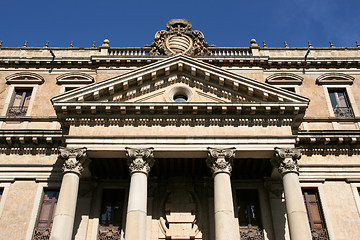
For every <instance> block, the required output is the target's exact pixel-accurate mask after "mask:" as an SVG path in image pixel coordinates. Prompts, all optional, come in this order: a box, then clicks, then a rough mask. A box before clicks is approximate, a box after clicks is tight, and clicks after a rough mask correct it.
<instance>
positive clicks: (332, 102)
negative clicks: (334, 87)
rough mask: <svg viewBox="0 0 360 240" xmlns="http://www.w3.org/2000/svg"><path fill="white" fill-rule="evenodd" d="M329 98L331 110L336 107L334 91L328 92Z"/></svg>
mask: <svg viewBox="0 0 360 240" xmlns="http://www.w3.org/2000/svg"><path fill="white" fill-rule="evenodd" d="M329 96H330V101H331V105H332V107H333V108H336V107H337V105H338V104H337V101H336V95H335V92H334V91H330V90H329Z"/></svg>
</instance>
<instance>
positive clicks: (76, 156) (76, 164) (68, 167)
mask: <svg viewBox="0 0 360 240" xmlns="http://www.w3.org/2000/svg"><path fill="white" fill-rule="evenodd" d="M59 151H60V156H61V158H63V159H64V160H65V162H64V164H63V167H62V169H63V171H64V173H67V172H74V173H77V174H79V175H80V174H81V172H82V171H83V170H84V167H83V165H84V161H85V157H86V148H85V147H84V148H65V147H59Z"/></svg>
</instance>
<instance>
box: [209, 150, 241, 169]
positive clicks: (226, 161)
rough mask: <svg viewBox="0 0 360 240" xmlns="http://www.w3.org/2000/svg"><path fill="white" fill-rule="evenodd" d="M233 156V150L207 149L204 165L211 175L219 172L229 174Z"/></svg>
mask: <svg viewBox="0 0 360 240" xmlns="http://www.w3.org/2000/svg"><path fill="white" fill-rule="evenodd" d="M234 156H235V148H210V147H209V148H208V158H207V159H206V163H207V165H208V167H209V168H211V172H212V173H213V175H215V174H217V173H219V172H225V173H228V174H230V173H231V171H232V162H233V158H234Z"/></svg>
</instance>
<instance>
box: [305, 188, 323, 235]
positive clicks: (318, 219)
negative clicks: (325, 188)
mask: <svg viewBox="0 0 360 240" xmlns="http://www.w3.org/2000/svg"><path fill="white" fill-rule="evenodd" d="M303 194H304V201H305V206H306V210H307V213H308V217H309V221H310V226H311V228H317V229H322V228H325V223H324V217H323V214H322V209H321V204H320V199H319V195H318V192H317V190H316V189H303Z"/></svg>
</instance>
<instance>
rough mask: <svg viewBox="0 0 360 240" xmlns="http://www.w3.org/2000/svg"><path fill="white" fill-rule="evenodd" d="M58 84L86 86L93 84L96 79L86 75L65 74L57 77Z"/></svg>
mask: <svg viewBox="0 0 360 240" xmlns="http://www.w3.org/2000/svg"><path fill="white" fill-rule="evenodd" d="M56 81H57V82H56V83H57V84H85V83H93V82H94V78H93V77H92V76H90V75H89V74H86V73H80V72H73V73H65V74H61V75H59V76H57V77H56Z"/></svg>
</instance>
